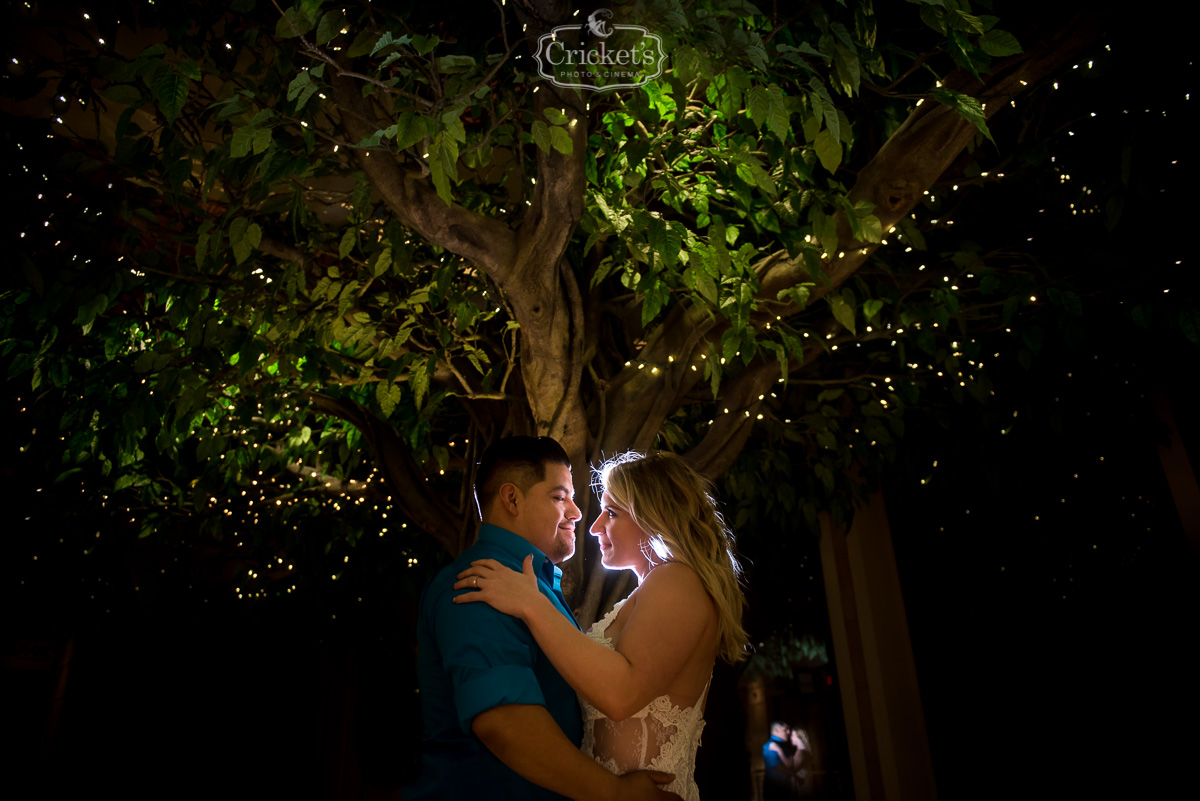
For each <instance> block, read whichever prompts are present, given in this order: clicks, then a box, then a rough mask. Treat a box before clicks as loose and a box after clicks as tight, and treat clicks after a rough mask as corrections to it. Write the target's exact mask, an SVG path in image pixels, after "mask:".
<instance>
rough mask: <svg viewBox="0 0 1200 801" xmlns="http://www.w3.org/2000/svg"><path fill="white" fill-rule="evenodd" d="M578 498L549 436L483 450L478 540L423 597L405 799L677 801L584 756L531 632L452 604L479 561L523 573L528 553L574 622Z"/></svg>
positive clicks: (645, 778) (568, 701) (644, 776)
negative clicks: (412, 758) (416, 711)
mask: <svg viewBox="0 0 1200 801" xmlns="http://www.w3.org/2000/svg"><path fill="white" fill-rule="evenodd" d="M573 496H574V485H573V483H572V481H571V462H570V459H569V458H568V457H567V454H566V452H565V451H563V449H562V446H560V445H559V444H558V443H557V442H555V441H554V440H553V439H550V438H549V437H510V438H507V439H501V440H499V441H497V442H496V443H494V444H493V445H492V446H491V447H490V448H488V450H487V451H486V452H485V453H484V455H483V459H482V460H481V461H480V463H479V468H478V470H477V472H476V478H475V497H476V502H477V504H478V506H479V512H480V517H481V518H482V520H483V525H482V526H480V530H479V538H478V541H477V542H476V543H475V545H473V546H471V547H470V548H468V549H467V550H466V551H465V552H463V554H462V555H461V556H459V557H458V559H456V560H455V561H454V562H453V563H452V564H451V565H449V566H448V567H446V568H444V569H443V570H442V571H440V572H439V573H438V575H437V576H435V577H434V578H433V580H432V581H430V583H429V584H428V586H426V588H425V591H424V593H422V596H421V608H420V613H419V619H418V627H417V632H418V635H417V636H418V649H419V655H418V661H419V680H420V686H421V711H422V715H423V717H424V732H423V738H422V748H421V775H420V776H419V777H418V779H417V781H416V782H415V783H414V784H412V785H410V786H409V787H406V788H405V789H404V792H403V796H404V800H405V801H426V799H450V800H451V801H453V800H454V799H464V801H483V799H488V801H492V799H496V800H497V801H499V800H501V799H514V801H515V800H516V799H520V800H521V801H525V799H536V800H538V801H540V800H541V799H547V800H549V799H560V798H563V797H568V798H575V799H588V800H590V799H598V800H599V799H614V798H633V799H642V798H644V799H648V800H650V799H653V800H654V801H661V799H668V798H671V797H673V796H670V795H667V794H665V793H662V792H661V791H660V790H658V789H657V786H656V785H655V783H654V781H655V780H653V779H651V776H650V774H648V773H646V772H644V771H641V772H638V773H635V774H630V775H628V776H622V777H617V776H614V775H613V774H611V773H609V772H608V771H606V770H605V769H604V768H602V767H600V765H599V764H597V763H596V762H595V761H593V760H592V759H590V758H588V757H587V756H585V755H584V754H583V753H582V752H581V751H580V750H579V742H580V739H581V737H582V723H581V719H580V713H579V706H578V702H577V701H576V698H575V692H574V691H573V690H572V689H571V688H570V687H569V686H568V685H567V683H566V682H565V681H563V679H562V677H561V676H559V674H558V671H556V670H555V669H554V666H553V665H551V664H550V661H549V660H548V659H547V658H546V656H545V655H544V654H543V653H542V651H541V649H540V648H539V647H538V645H537V643H536V642H535V641H534V640H533V637H532V636H531V635H530V633H529V630H528V628H526V626H525V624H524V623H522V622H520V621H519V620H517V619H516V618H512V617H509V616H508V615H505V614H502V613H500V612H497V611H495V610H494V609H492V608H491V607H490V606H488V605H487V604H456V603H454V601H453V597H454V596H455V595H457V594H458V591H455V590H454V589H453V585H454V583H455V581H456V577H457V575H458V573H459V572H461V571H462V570H463V569H465V568H466V567H467V566H469V565H470V563H471V562H472V561H473V560H476V559H487V558H490V559H496V560H498V561H500V562H502V563H504V564H506V565H508V566H509V567H512V568H514V569H516V570H520V569H521V565H522V562H523V561H524V559H525V557H526V556H528V555H530V554H532V555H533V567H534V570H535V571H536V572H537V574H538V584H539V586H540V588H541V591H542V593H543V594H545V595H546V596H547V597H548V598H550V599H551V601H553V602H554V605H555V606H556V607H558V609H559V610H560V611H561V612H562V613H563V615H565V616H566V617H567V618H569V619H571V620H572V621H574V618H573V617H572V615H571V612H570V610H569V609H568V608H567V604H566V601H565V599H564V598H563V595H562V591H561V589H560V582H561V579H562V571H560V570H559V569H558V568H557V567H556V566H555V565H557V564H558V563H559V562H562V561H564V560H566V559H568V558H570V557H571V555H572V554H574V552H575V524H576V522H577V521H578V520H579V518H580V512H579V507H577V506H576V505H575V502H574V500H573ZM659 780H665V781H669V780H670V777H667V778H666V779H662V778H661V776H660V779H659Z"/></svg>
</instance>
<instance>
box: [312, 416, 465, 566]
mask: <svg viewBox="0 0 1200 801" xmlns="http://www.w3.org/2000/svg"><path fill="white" fill-rule="evenodd" d="M309 397H310V399H311V400H312V403H313V405H314V406H315V407H317V408H318V409H320V410H321V411H323V412H325V413H326V414H331V415H333V416H334V417H338V418H340V419H342V420H345V421H346V422H348V423H350V424H351V425H353V426H354V427H355V428H357V429H358V430H359V431H361V432H362V435H363V437H364V438H365V439H366V440H367V443H368V444H369V445H370V447H371V451H372V452H373V453H374V456H375V463H376V464H377V465H378V466H379V472H380V473H381V474H382V475H383V478H384V481H385V482H386V483H387V485H388V488H389V489H390V490H391V491H392V493H393V495H394V497H395V498H396V500H397V501H398V502H399V506H400V508H401V509H403V510H404V513H405V515H406V516H407V517H408V519H409V520H411V521H413V523H415V524H416V525H418V526H420V527H421V529H423V530H424V531H426V532H428V533H429V534H430V535H431V536H432V537H433V538H434V539H436V540H437V541H438V542H440V543H441V544H442V545H443V546H444V547H445V548H446V550H447V551H449V552H450V553H451V554H455V555H457V554H458V553H459V552H460V551H461V550H462V549H463V547H465V543H464V542H462V539H463V538H462V536H461V532H460V530H459V522H460V515H458V514H457V513H455V511H454V510H453V509H451V508H449V507H448V506H446V504H445V503H444V502H443V501H442V500H441V498H440V497H439V496H438V494H437V493H435V492H434V491H433V490H431V489H430V487H429V484H428V482H427V481H426V479H425V477H424V476H423V475H421V472H420V470H419V469H418V467H417V464H416V463H415V462H414V461H413V459H412V453H411V452H410V451H409V449H408V446H407V445H406V444H405V443H404V441H403V440H401V439H400V436H399V435H398V434H397V433H396V430H395V429H394V428H392V426H391V425H389V424H388V423H387V422H385V421H383V420H380V419H379V418H378V417H375V416H374V415H373V414H371V413H370V412H369V411H367V410H366V409H365V408H363V407H362V406H361V405H359V404H357V403H354V402H353V401H346V400H340V399H338V398H332V397H330V396H328V395H321V394H317V393H314V394H312V395H310V396H309Z"/></svg>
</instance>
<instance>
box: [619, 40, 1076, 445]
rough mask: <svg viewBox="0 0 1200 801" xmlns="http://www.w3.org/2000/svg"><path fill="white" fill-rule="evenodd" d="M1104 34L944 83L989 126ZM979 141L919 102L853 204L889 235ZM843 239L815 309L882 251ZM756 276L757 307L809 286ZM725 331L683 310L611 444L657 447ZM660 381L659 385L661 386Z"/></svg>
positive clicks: (652, 348)
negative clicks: (695, 364) (702, 357)
mask: <svg viewBox="0 0 1200 801" xmlns="http://www.w3.org/2000/svg"><path fill="white" fill-rule="evenodd" d="M1098 35H1099V23H1098V22H1096V21H1095V20H1094V19H1091V18H1080V17H1074V18H1072V19H1071V20H1070V21H1069V22H1068V23H1067V24H1065V25H1063V26H1062V27H1061V28H1060V29H1059V30H1058V31H1057V33H1055V34H1054V35H1052V36H1048V37H1045V38H1044V39H1042V40H1040V41H1039V43H1038V44H1037V45H1036V46H1034V47H1032V48H1030V50H1029V51H1028V52H1027V53H1025V54H1022V55H1019V56H1014V57H1012V58H1009V59H1006V60H1005V61H1003V62H1001V63H1000V64H998V65H997V68H996V70H995V71H994V73H993V75H992V76H991V77H990V79H989V80H988V82H987V83H986V84H984V83H981V82H979V81H977V80H976V79H975V78H974V76H972V75H971V74H970V73H969V72H967V71H966V70H957V71H955V72H954V73H951V74H950V75H949V76H948V77H947V79H946V81H945V84H946V86H947V87H949V88H953V89H955V90H956V91H962V92H965V93H967V94H971V95H972V96H975V97H978V98H980V99H981V102H983V103H984V108H985V111H986V113H987V115H988V116H989V117H990V116H991V115H993V114H995V113H996V112H997V111H999V109H1001V108H1003V107H1004V106H1006V105H1007V104H1008V103H1009V102H1010V101H1011V100H1012V98H1013V97H1014V96H1016V95H1017V94H1019V93H1020V92H1022V91H1025V90H1026V89H1027V88H1028V87H1030V86H1033V85H1035V84H1037V83H1038V82H1040V81H1042V80H1045V79H1047V78H1048V77H1049V76H1050V75H1052V74H1054V73H1055V72H1056V71H1058V70H1059V69H1061V68H1063V67H1065V66H1066V65H1068V64H1070V63H1072V61H1074V60H1075V59H1076V58H1077V57H1078V56H1079V54H1080V53H1081V52H1082V51H1083V50H1084V49H1086V48H1087V47H1089V46H1091V45H1092V44H1094V42H1095V40H1096V37H1097V36H1098ZM976 133H977V129H976V127H975V125H974V124H973V123H971V122H969V121H967V120H966V119H964V118H963V117H962V116H961V115H960V114H959V113H958V112H957V111H955V110H954V109H952V108H950V107H949V106H946V105H943V104H940V103H934V102H932V101H930V102H926V103H922V104H921V105H919V106H918V107H917V108H916V109H915V110H914V111H913V112H912V114H910V115H909V118H908V119H907V120H906V121H905V122H904V124H903V125H901V127H900V128H899V129H898V130H897V131H896V132H895V133H894V134H893V135H892V137H891V138H890V139H889V140H888V141H887V142H886V143H884V145H883V147H882V148H880V150H879V152H878V153H877V154H876V155H875V156H874V157H873V158H872V159H871V160H870V161H869V162H868V163H867V165H866V166H865V167H864V168H863V169H862V170H861V171H860V172H859V174H858V178H857V180H856V182H855V185H854V187H853V188H852V189H851V191H850V192H849V199H850V200H851V202H857V201H859V200H867V201H870V202H871V203H873V204H874V205H875V215H876V216H877V217H878V218H879V221H880V223H881V225H882V227H883V230H885V231H886V230H888V229H890V228H891V227H892V226H893V225H895V224H896V223H897V222H898V221H899V220H900V219H901V218H902V217H904V216H905V215H906V214H908V213H910V212H911V211H912V209H913V208H914V207H915V206H916V204H917V203H918V202H920V200H921V197H922V194H923V192H924V191H925V190H926V189H927V188H928V187H929V186H932V185H933V183H934V182H935V181H937V179H938V178H939V177H940V176H941V175H942V174H943V173H944V172H945V171H946V169H947V168H948V167H949V166H950V165H951V164H952V163H953V162H954V160H955V159H956V158H957V157H958V155H959V153H960V152H961V151H962V150H963V148H964V147H966V145H967V144H968V143H969V142H970V141H971V140H972V139H973V138H974V137H975V135H976ZM838 232H839V235H840V239H841V242H840V247H839V249H838V253H834V254H830V258H829V260H828V261H827V262H826V264H825V265H824V267H823V272H824V273H825V277H826V278H827V279H828V283H825V282H818V284H817V286H815V287H813V289H812V292H811V293H810V296H809V305H810V306H811V305H812V303H813V302H815V301H817V300H820V299H821V298H823V297H825V296H826V295H827V294H829V292H831V291H833V290H835V289H837V288H838V287H839V286H841V284H842V283H844V282H845V281H846V280H847V279H848V278H850V277H851V276H852V275H853V274H854V273H855V271H857V270H858V269H859V268H860V267H861V266H862V265H863V264H864V263H865V262H866V261H867V259H868V258H869V257H870V255H871V253H873V252H874V250H875V248H876V247H878V244H876V243H863V242H857V241H854V240H853V239H852V238H851V236H850V232H849V226H848V225H847V224H846V223H845V221H844V220H842V221H840V223H839V227H838ZM838 254H841V255H838ZM757 272H759V274H760V275H761V278H762V281H761V287H760V291H759V293H758V296H759V300H760V302H767V303H775V302H776V301H775V298H777V297H778V293H779V292H780V291H781V290H783V289H787V288H790V287H794V286H796V285H797V284H799V283H802V282H804V281H810V280H812V279H811V277H810V276H809V274H808V272H807V271H806V270H805V269H804V266H803V261H802V260H799V259H784V258H780V257H779V254H772V255H770V256H768V257H767V258H766V259H765V260H764V262H763V263H760V265H759V269H758V270H757ZM800 311H801V309H800V308H799V307H797V306H795V305H794V304H788V305H787V306H786V307H784V308H782V309H777V310H775V313H774V314H772V315H770V316H769V317H767V316H766V315H762V320H761V322H762V323H765V322H766V321H767V320H768V319H774V317H775V315H776V314H778V315H782V316H790V315H794V314H798V313H799V312H800ZM725 327H726V326H725V325H724V324H721V321H717V320H714V319H713V318H712V317H711V316H709V315H706V314H703V313H700V312H698V311H697V310H696V309H695V308H692V307H689V305H688V304H680V305H679V306H678V307H676V309H674V310H673V311H672V312H671V314H669V315H668V317H667V319H666V320H665V321H664V322H663V324H662V325H661V326H660V327H659V328H658V330H657V331H655V333H654V334H653V335H652V336H651V337H650V339H649V341H648V342H647V343H646V345H645V346H644V347H643V348H642V350H641V352H640V353H639V354H638V357H637V359H636V360H634V361H633V362H632V363H631V364H630V365H629V366H628V367H626V368H625V369H624V370H622V371H621V373H619V374H618V375H617V376H616V377H615V378H614V380H613V382H612V385H611V389H610V396H609V398H608V405H609V406H610V408H617V409H621V410H622V414H623V417H624V420H625V422H624V424H616V423H614V424H613V425H610V427H609V432H608V436H606V440H608V441H611V442H619V441H620V440H621V438H623V437H627V438H628V439H626V440H625V441H626V442H633V443H637V445H638V446H640V447H646V446H647V445H648V444H649V443H650V442H652V441H653V436H654V433H656V432H657V431H658V429H659V427H660V426H661V425H662V421H663V420H664V419H666V415H667V414H669V413H670V411H671V410H672V409H674V408H675V407H676V406H677V404H678V402H679V401H680V399H682V398H683V397H685V396H686V395H687V394H688V393H689V392H690V391H691V390H692V388H693V387H694V386H695V385H696V384H697V383H698V382H699V381H700V379H701V378H702V377H703V376H702V375H701V374H700V372H699V371H691V370H690V369H682V370H681V369H680V368H681V367H686V366H687V365H689V363H690V362H692V360H694V359H696V358H698V356H699V354H700V350H699V349H700V348H704V347H706V344H705V342H706V341H711V340H712V339H713V338H714V337H716V336H719V334H720V333H721V332H722V331H723V330H724V329H725ZM672 357H673V358H674V359H675V362H674V364H675V365H677V366H674V367H672V368H669V369H666V371H665V373H661V374H651V373H650V371H649V370H648V369H647V368H646V367H645V365H655V366H658V367H660V369H663V365H667V364H670V363H671V362H670V358H672ZM660 375H661V376H662V377H661V379H660V380H658V381H655V380H654V379H655V378H658V377H659V376H660ZM668 397H669V400H667V398H668ZM734 429H736V427H734ZM710 436H711V437H712V438H713V443H714V444H713V445H711V446H705V448H706V450H705V451H704V452H703V453H702V454H697V457H698V458H702V459H704V460H706V461H711V460H715V459H716V454H717V453H719V452H720V451H721V450H722V449H723V448H725V447H728V446H729V445H731V444H732V443H733V442H734V441H735V439H736V433H735V431H734V430H732V429H731V431H730V432H729V433H728V435H725V434H721V433H720V432H718V433H712V432H710ZM742 441H744V437H743V439H742ZM739 447H740V446H739Z"/></svg>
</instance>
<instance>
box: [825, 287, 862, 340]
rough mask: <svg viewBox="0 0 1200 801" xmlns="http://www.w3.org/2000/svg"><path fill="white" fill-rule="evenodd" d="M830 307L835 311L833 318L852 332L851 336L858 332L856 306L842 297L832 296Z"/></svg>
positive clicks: (830, 297)
mask: <svg viewBox="0 0 1200 801" xmlns="http://www.w3.org/2000/svg"><path fill="white" fill-rule="evenodd" d="M829 306H830V308H831V309H833V318H834V319H835V320H837V321H838V322H839V323H841V324H842V325H844V326H845V327H846V328H847V329H849V330H850V333H851V334H857V333H858V332H857V331H856V330H855V328H854V306H853V304H852V303H851V302H848V301H847V300H846V298H845V297H843V296H842V295H830V296H829Z"/></svg>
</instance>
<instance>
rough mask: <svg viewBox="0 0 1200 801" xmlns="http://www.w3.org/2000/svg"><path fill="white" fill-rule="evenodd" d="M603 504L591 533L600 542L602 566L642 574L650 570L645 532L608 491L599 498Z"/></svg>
mask: <svg viewBox="0 0 1200 801" xmlns="http://www.w3.org/2000/svg"><path fill="white" fill-rule="evenodd" d="M600 505H601V509H600V516H599V517H597V518H596V522H595V523H593V524H592V528H591V532H592V535H593V536H595V537H596V539H597V540H599V541H600V558H601V561H602V563H603V564H604V566H605V567H607V568H609V569H610V570H617V569H621V568H628V569H630V570H633V571H635V572H637V573H638V575H643V574H644V573H645V572H646V571H648V570H649V569H650V560H649V559H647V558H646V554H644V553H643V552H642V545H643V543H645V542H646V539H647V537H646V532H645V531H642V527H641V526H639V525H638V524H637V523H635V522H633V517H631V516H630V514H629V512H627V511H626V510H624V509H622V508H621V507H620V506H617V505H616V503H615V502H614V501H613V499H612V497H611V496H610V495H609V494H608V493H607V492H605V493H604V494H603V495H601V496H600Z"/></svg>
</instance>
